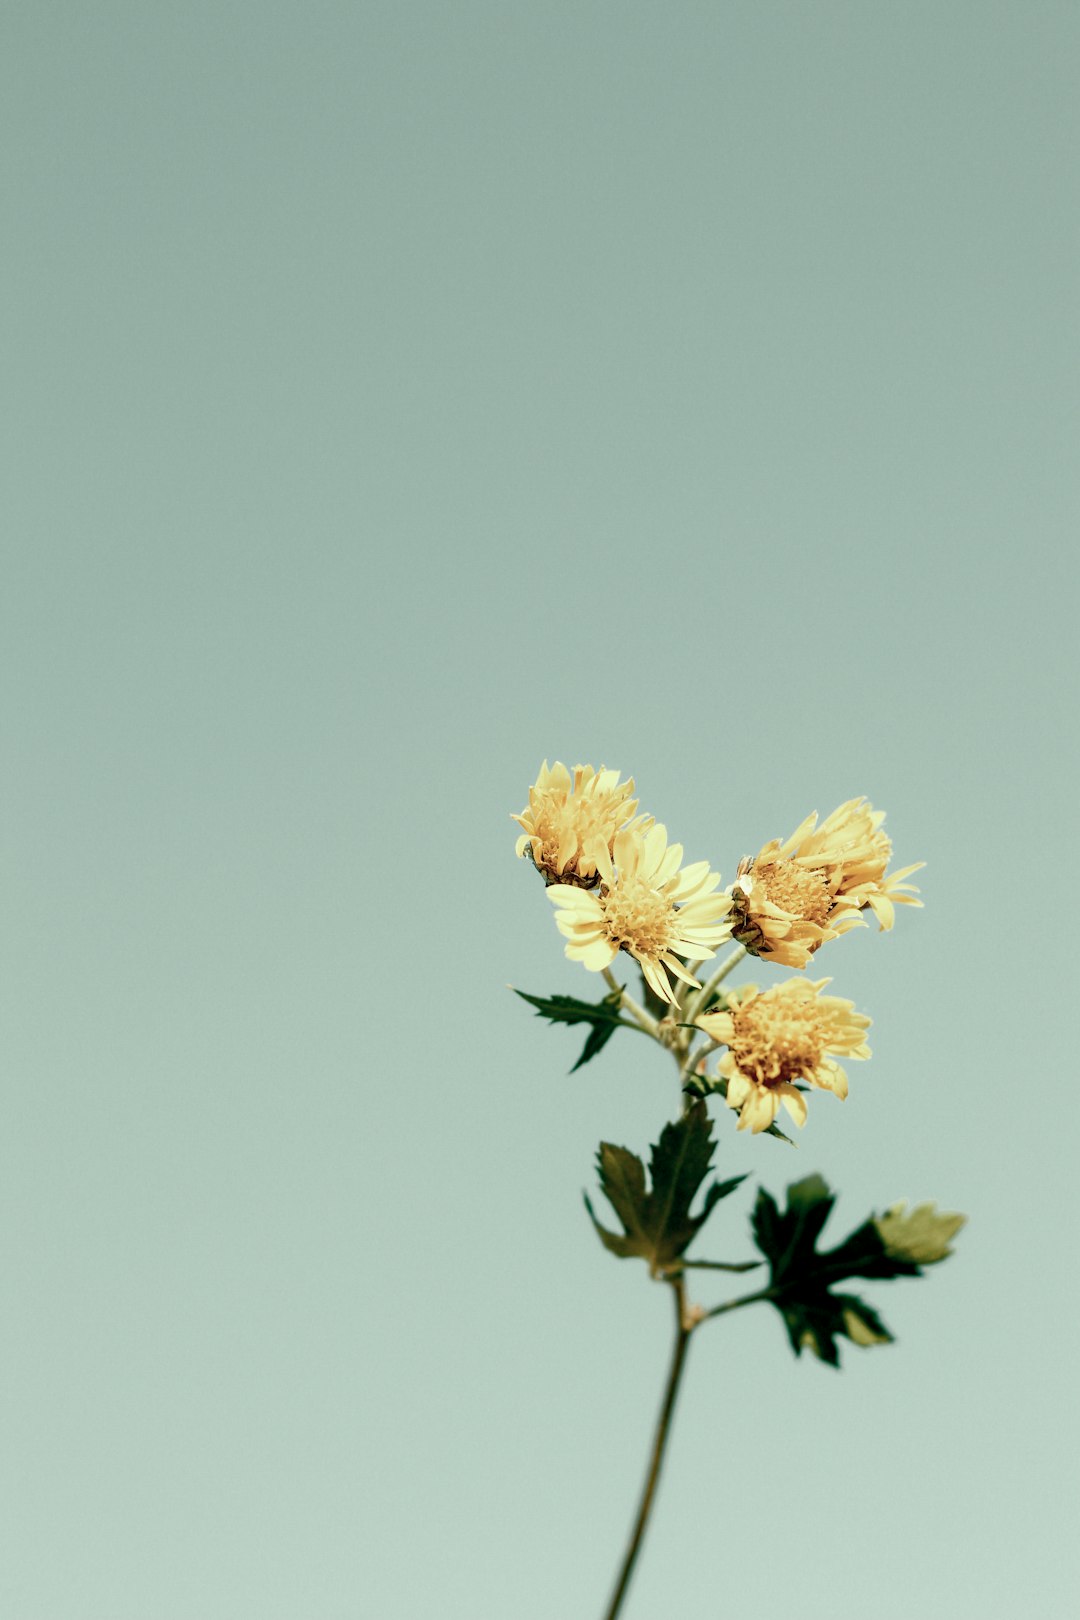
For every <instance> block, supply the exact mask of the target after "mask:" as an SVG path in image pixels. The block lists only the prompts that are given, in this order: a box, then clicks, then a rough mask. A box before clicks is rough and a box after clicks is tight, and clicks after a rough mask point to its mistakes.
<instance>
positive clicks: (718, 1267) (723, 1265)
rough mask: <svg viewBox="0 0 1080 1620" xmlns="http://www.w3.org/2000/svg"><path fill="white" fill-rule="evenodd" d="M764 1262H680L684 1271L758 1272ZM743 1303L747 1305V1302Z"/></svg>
mask: <svg viewBox="0 0 1080 1620" xmlns="http://www.w3.org/2000/svg"><path fill="white" fill-rule="evenodd" d="M764 1264H765V1262H764V1261H763V1260H680V1261H679V1265H680V1266H682V1268H683V1270H684V1271H689V1270H691V1269H693V1270H694V1271H756V1270H757V1268H758V1266H761V1265H764ZM743 1303H746V1302H745V1301H744V1302H743Z"/></svg>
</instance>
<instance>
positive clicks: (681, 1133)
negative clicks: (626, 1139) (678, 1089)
mask: <svg viewBox="0 0 1080 1620" xmlns="http://www.w3.org/2000/svg"><path fill="white" fill-rule="evenodd" d="M713 1147H714V1144H713V1140H712V1121H711V1120H710V1118H709V1116H708V1113H707V1111H706V1109H705V1105H704V1103H697V1104H695V1106H694V1107H693V1108H691V1109H690V1111H689V1113H687V1114H685V1115H684V1116H683V1117H682V1119H679V1120H676V1121H675V1122H674V1123H673V1124H670V1125H665V1126H664V1129H663V1130H662V1131H661V1133H660V1140H659V1141H658V1142H657V1143H656V1144H655V1146H654V1147H653V1149H652V1153H651V1156H650V1160H649V1180H650V1182H651V1187H647V1186H646V1179H645V1167H644V1165H643V1164H642V1162H641V1160H640V1159H639V1158H638V1156H637V1154H636V1153H631V1152H630V1150H629V1148H624V1147H616V1146H615V1145H614V1143H611V1142H601V1144H600V1148H599V1152H598V1153H597V1169H598V1171H599V1174H600V1186H601V1188H602V1189H603V1192H604V1196H605V1197H606V1198H607V1200H608V1203H609V1204H610V1205H611V1207H612V1209H613V1210H614V1211H615V1214H616V1215H617V1216H618V1218H619V1222H620V1224H621V1226H622V1228H623V1230H622V1232H621V1233H618V1232H611V1231H609V1230H608V1229H607V1228H606V1227H605V1226H602V1225H601V1223H600V1222H599V1221H598V1220H597V1218H596V1215H595V1213H594V1211H593V1207H592V1204H591V1203H590V1202H589V1199H588V1196H586V1198H585V1207H586V1208H587V1209H588V1211H589V1215H590V1217H591V1219H592V1222H593V1225H594V1226H595V1227H596V1230H597V1232H598V1234H599V1236H600V1241H601V1242H602V1243H603V1244H604V1247H605V1248H607V1249H610V1250H611V1252H612V1253H613V1254H617V1255H619V1256H620V1258H622V1259H630V1258H637V1259H642V1260H645V1261H647V1262H648V1265H649V1269H650V1271H651V1272H652V1273H653V1275H654V1276H657V1275H659V1274H660V1273H661V1272H663V1271H666V1270H668V1269H670V1268H671V1266H672V1265H673V1263H674V1262H675V1261H677V1260H678V1259H679V1257H680V1256H681V1255H682V1254H683V1253H684V1252H685V1251H686V1249H687V1248H688V1247H689V1245H690V1243H691V1242H692V1240H693V1239H694V1237H696V1235H697V1233H698V1232H699V1231H700V1230H701V1228H702V1227H703V1226H704V1224H705V1222H706V1220H707V1219H708V1217H709V1214H710V1212H711V1211H712V1210H713V1208H714V1207H715V1206H716V1204H717V1203H719V1201H720V1199H721V1198H726V1197H727V1195H728V1194H729V1193H731V1192H734V1190H735V1188H736V1187H737V1186H739V1184H740V1183H741V1182H743V1181H745V1179H746V1177H745V1176H733V1177H731V1178H730V1179H729V1180H727V1181H714V1182H713V1183H712V1185H711V1186H710V1187H709V1188H707V1190H706V1192H705V1197H704V1200H703V1202H702V1206H701V1210H700V1212H699V1213H698V1214H697V1215H691V1213H690V1206H691V1205H692V1203H693V1202H694V1199H695V1198H696V1197H697V1194H698V1191H699V1189H700V1187H701V1184H702V1182H703V1181H704V1180H705V1177H706V1176H707V1175H708V1173H709V1167H710V1164H711V1162H712V1155H713Z"/></svg>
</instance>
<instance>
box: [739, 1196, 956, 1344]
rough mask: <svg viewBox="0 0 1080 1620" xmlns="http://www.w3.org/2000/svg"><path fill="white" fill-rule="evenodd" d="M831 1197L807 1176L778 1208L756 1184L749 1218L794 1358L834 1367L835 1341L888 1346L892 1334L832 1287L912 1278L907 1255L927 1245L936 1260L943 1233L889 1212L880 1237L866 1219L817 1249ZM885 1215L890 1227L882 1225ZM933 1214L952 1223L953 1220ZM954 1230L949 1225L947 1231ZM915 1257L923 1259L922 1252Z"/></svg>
mask: <svg viewBox="0 0 1080 1620" xmlns="http://www.w3.org/2000/svg"><path fill="white" fill-rule="evenodd" d="M835 1201H836V1200H835V1195H834V1194H833V1193H831V1192H830V1191H829V1188H828V1187H827V1186H826V1184H825V1182H824V1181H823V1180H822V1178H821V1177H820V1176H817V1175H814V1176H806V1177H805V1178H804V1179H803V1180H802V1181H796V1182H793V1183H792V1185H791V1186H790V1187H789V1188H788V1196H787V1207H786V1208H785V1209H784V1210H780V1209H779V1207H778V1206H777V1203H776V1200H775V1199H774V1198H772V1197H771V1196H770V1195H769V1194H768V1193H767V1192H765V1190H764V1189H762V1190H761V1191H760V1192H759V1193H758V1198H757V1204H756V1206H755V1208H754V1214H753V1219H752V1225H753V1231H754V1241H755V1242H756V1244H757V1246H758V1248H759V1249H760V1250H761V1252H762V1254H763V1255H764V1256H765V1258H766V1260H768V1262H769V1270H770V1287H769V1293H770V1296H771V1300H772V1303H773V1304H774V1305H775V1306H776V1308H777V1310H778V1311H779V1312H780V1314H781V1316H782V1317H783V1318H784V1324H785V1326H786V1328H787V1331H788V1337H789V1339H790V1340H791V1347H792V1349H793V1350H794V1351H795V1354H796V1355H800V1354H801V1353H802V1351H803V1350H804V1349H808V1350H812V1351H813V1352H814V1354H815V1355H816V1356H819V1357H820V1358H821V1360H822V1361H827V1362H829V1363H830V1364H831V1365H832V1366H834V1367H835V1366H839V1364H840V1357H839V1353H838V1350H837V1344H836V1341H837V1339H838V1338H841V1337H842V1338H847V1339H850V1340H851V1341H852V1342H853V1343H854V1344H860V1345H869V1344H888V1343H890V1342H891V1339H892V1335H891V1334H890V1332H889V1330H888V1328H887V1327H886V1326H885V1324H884V1322H882V1320H881V1318H880V1317H879V1316H878V1315H877V1313H876V1312H875V1311H873V1310H872V1309H871V1308H870V1306H869V1305H867V1304H866V1303H865V1301H864V1300H862V1299H860V1298H859V1297H858V1295H855V1294H842V1293H835V1292H834V1291H833V1290H834V1287H835V1285H836V1284H838V1283H842V1282H845V1281H846V1280H848V1279H849V1278H851V1277H866V1278H870V1279H877V1280H886V1279H889V1278H893V1277H918V1276H920V1275H921V1274H922V1267H921V1265H920V1264H919V1263H918V1261H917V1260H916V1259H915V1257H914V1256H915V1254H916V1253H918V1250H919V1246H920V1245H922V1246H923V1247H928V1248H929V1249H930V1250H931V1251H932V1252H933V1258H935V1259H940V1258H943V1255H941V1254H940V1253H939V1252H937V1251H938V1250H939V1249H940V1248H941V1246H942V1242H943V1237H942V1231H941V1229H940V1227H935V1228H934V1229H933V1231H932V1232H929V1233H928V1232H926V1231H924V1230H923V1225H922V1211H918V1212H916V1213H917V1214H918V1215H919V1216H920V1226H919V1228H918V1229H917V1230H916V1229H915V1228H914V1227H913V1226H909V1225H906V1224H905V1223H904V1222H903V1221H902V1220H901V1219H900V1218H899V1217H898V1216H897V1212H896V1211H895V1210H892V1211H889V1212H888V1215H887V1216H885V1217H882V1222H884V1223H886V1224H885V1229H884V1235H883V1231H882V1222H879V1221H875V1220H874V1219H873V1218H872V1217H871V1219H869V1220H867V1221H864V1222H863V1224H862V1226H860V1227H857V1228H856V1230H855V1231H854V1232H852V1233H851V1235H850V1236H849V1237H846V1238H845V1239H844V1241H843V1243H840V1244H838V1245H837V1246H836V1248H835V1249H824V1250H819V1249H818V1246H817V1244H818V1239H819V1237H820V1236H821V1232H822V1228H823V1227H824V1225H825V1222H826V1221H827V1220H828V1218H829V1213H830V1211H831V1210H832V1207H833V1204H834V1203H835ZM901 1214H902V1211H901ZM890 1219H891V1221H892V1223H893V1224H892V1226H891V1227H890V1226H889V1225H888V1224H887V1223H888V1222H889V1221H890ZM910 1219H911V1220H913V1219H914V1217H912V1218H910ZM939 1219H940V1220H941V1221H947V1222H956V1221H957V1220H958V1219H959V1217H956V1216H948V1217H940V1218H939ZM955 1230H956V1226H955V1225H950V1227H949V1232H948V1235H949V1236H952V1234H953V1232H954V1231H955ZM887 1239H889V1240H888V1241H887ZM905 1240H907V1241H906V1243H905ZM920 1258H922V1259H924V1261H925V1259H926V1258H928V1256H923V1255H920Z"/></svg>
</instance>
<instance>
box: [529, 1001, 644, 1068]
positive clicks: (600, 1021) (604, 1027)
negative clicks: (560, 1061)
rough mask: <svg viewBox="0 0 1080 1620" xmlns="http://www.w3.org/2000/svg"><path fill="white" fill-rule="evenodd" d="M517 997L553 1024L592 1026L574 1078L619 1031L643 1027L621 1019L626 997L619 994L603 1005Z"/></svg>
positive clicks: (576, 1065)
mask: <svg viewBox="0 0 1080 1620" xmlns="http://www.w3.org/2000/svg"><path fill="white" fill-rule="evenodd" d="M511 989H513V986H512V985H511ZM514 994H515V996H520V997H521V999H522V1001H527V1002H528V1003H529V1004H530V1006H533V1007H535V1008H536V1011H537V1016H538V1017H540V1018H546V1019H547V1020H548V1022H549V1023H551V1024H591V1025H592V1028H591V1029H590V1030H589V1033H588V1035H587V1037H586V1040H585V1045H584V1046H583V1048H582V1050H581V1056H580V1057H579V1058H578V1060H577V1062H576V1063H575V1064H574V1066H573V1068H572V1069H571V1070H570V1073H571V1074H573V1073H574V1072H575V1070H577V1069H580V1068H581V1067H582V1066H583V1065H584V1064H586V1063H588V1062H589V1060H590V1059H591V1058H594V1057H595V1056H596V1054H597V1053H598V1052H602V1051H603V1049H604V1047H605V1046H606V1045H607V1043H608V1041H610V1039H611V1037H612V1036H613V1035H614V1033H615V1031H616V1030H617V1029H636V1030H638V1031H639V1032H640V1028H641V1026H640V1025H639V1024H635V1023H632V1022H631V1021H630V1020H629V1019H626V1018H621V1017H620V1016H619V1004H620V1001H621V997H622V992H621V991H619V990H612V992H611V994H610V995H606V996H604V998H603V1000H602V1001H579V1000H578V999H577V997H576V996H531V995H529V993H528V992H527V991H525V990H514Z"/></svg>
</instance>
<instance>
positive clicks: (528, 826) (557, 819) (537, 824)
mask: <svg viewBox="0 0 1080 1620" xmlns="http://www.w3.org/2000/svg"><path fill="white" fill-rule="evenodd" d="M633 791H634V781H633V778H632V777H631V779H630V780H629V781H628V782H620V781H619V773H618V771H609V770H606V769H605V768H604V766H602V765H601V767H600V770H599V771H594V770H593V768H592V766H591V765H575V766H574V774H573V776H571V774H570V772H569V771H568V770H567V768H566V766H565V765H563V764H562V763H561V762H560V761H559V760H556V762H555V764H554V765H553V766H552V767H551V768H550V769H549V768H548V762H547V760H546V759H545V761H544V763H543V764H542V765H541V767H540V774H539V776H538V777H537V778H536V781H535V782H534V784H533V786H532V787H531V788H530V789H529V802H528V804H527V805H526V807H525V809H524V810H523V811H522V812H521V814H520V816H513V817H512V818H511V819H512V820H514V821H516V822H517V823H518V825H519V826H520V827H523V828H524V829H525V830H524V832H523V833H522V835H521V837H520V838H519V839H518V841H517V845H516V850H517V853H518V855H526V854H528V855H529V856H531V858H532V862H533V865H534V866H535V867H536V869H537V871H538V872H542V873H543V876H544V882H545V883H573V884H579V885H581V886H582V887H585V888H589V887H592V886H594V885H595V884H596V883H598V882H599V881H600V876H601V874H603V876H605V877H608V876H610V873H611V851H612V846H613V845H614V842H615V835H616V833H617V832H618V831H619V830H620V828H622V827H625V826H626V825H627V823H628V822H629V821H630V820H631V818H632V816H633V814H634V811H635V810H636V809H637V800H636V799H634V798H632V797H631V795H632V794H633ZM642 819H644V818H642Z"/></svg>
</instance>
